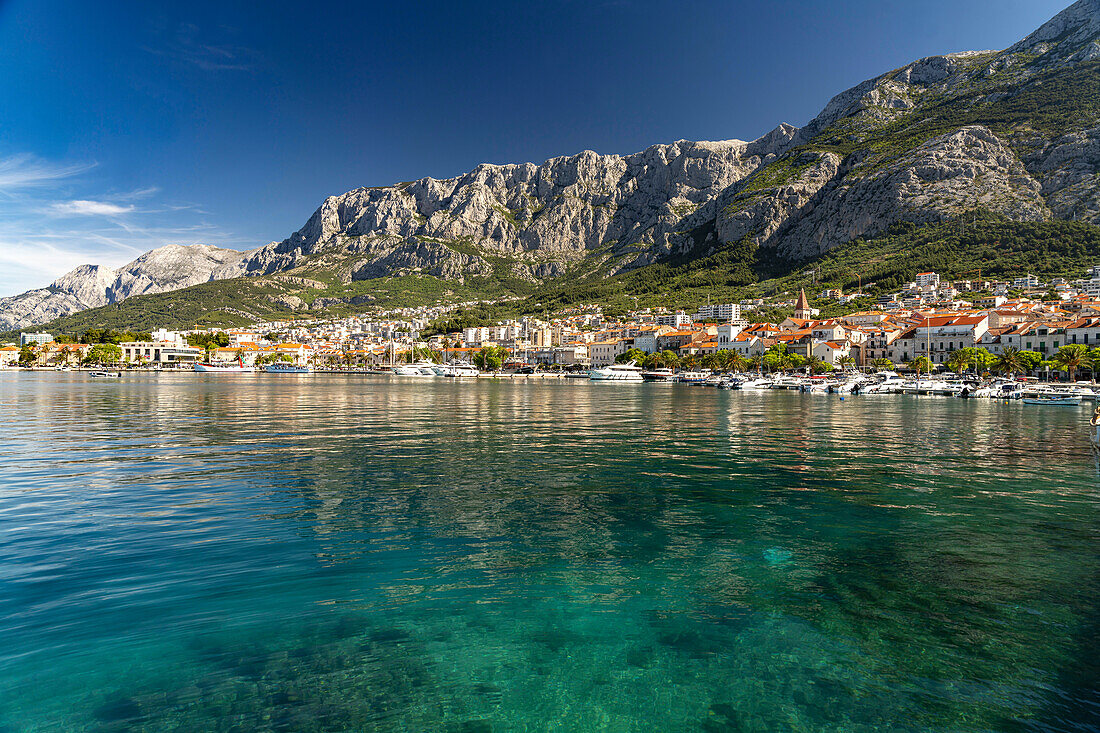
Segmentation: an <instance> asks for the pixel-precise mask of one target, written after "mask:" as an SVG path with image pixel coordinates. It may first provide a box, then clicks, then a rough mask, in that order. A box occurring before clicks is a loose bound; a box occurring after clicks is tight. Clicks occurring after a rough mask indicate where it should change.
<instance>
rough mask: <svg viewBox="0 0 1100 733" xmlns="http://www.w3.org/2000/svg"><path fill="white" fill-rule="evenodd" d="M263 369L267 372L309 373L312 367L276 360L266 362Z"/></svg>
mask: <svg viewBox="0 0 1100 733" xmlns="http://www.w3.org/2000/svg"><path fill="white" fill-rule="evenodd" d="M264 371H265V372H268V373H269V374H309V373H310V372H312V371H313V369H312V368H311V367H308V366H304V365H302V364H291V363H290V362H287V361H277V362H275V363H274V364H268V365H267V366H265V367H264Z"/></svg>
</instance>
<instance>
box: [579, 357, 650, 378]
mask: <svg viewBox="0 0 1100 733" xmlns="http://www.w3.org/2000/svg"><path fill="white" fill-rule="evenodd" d="M588 378H589V379H590V380H592V381H593V382H641V381H642V368H641V367H640V366H638V364H637V363H636V362H633V361H631V362H627V363H626V364H610V365H608V366H605V367H599V368H597V369H590V370H589V372H588Z"/></svg>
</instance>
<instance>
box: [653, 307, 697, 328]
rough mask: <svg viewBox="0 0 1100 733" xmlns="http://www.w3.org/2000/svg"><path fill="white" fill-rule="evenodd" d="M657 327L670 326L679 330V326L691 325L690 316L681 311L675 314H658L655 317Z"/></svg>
mask: <svg viewBox="0 0 1100 733" xmlns="http://www.w3.org/2000/svg"><path fill="white" fill-rule="evenodd" d="M657 325H658V326H672V327H673V328H680V327H681V326H690V325H691V316H689V315H688V314H687V313H684V312H683V311H676V312H675V313H659V314H658V315H657Z"/></svg>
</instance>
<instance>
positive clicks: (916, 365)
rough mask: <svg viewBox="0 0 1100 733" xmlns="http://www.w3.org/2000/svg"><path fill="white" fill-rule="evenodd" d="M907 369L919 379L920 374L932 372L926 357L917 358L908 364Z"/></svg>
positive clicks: (930, 363)
mask: <svg viewBox="0 0 1100 733" xmlns="http://www.w3.org/2000/svg"><path fill="white" fill-rule="evenodd" d="M908 367H909V368H910V369H912V370H913V371H915V372H916V373H917V377H918V378H919V377H920V375H921V374H929V373H930V372H931V371H932V362H931V360H929V358H928V357H927V356H918V357H917V358H916V359H913V360H912V361H910V362H909V364H908Z"/></svg>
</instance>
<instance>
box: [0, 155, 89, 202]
mask: <svg viewBox="0 0 1100 733" xmlns="http://www.w3.org/2000/svg"><path fill="white" fill-rule="evenodd" d="M94 167H95V163H79V164H70V165H59V164H56V163H48V162H46V161H43V160H40V159H38V158H36V157H35V156H33V155H29V154H25V153H24V154H20V155H12V156H9V157H7V158H0V192H3V193H6V194H9V195H10V194H11V193H12V192H13V191H15V190H18V189H24V188H34V187H40V186H49V185H52V184H54V183H56V182H58V181H60V180H63V179H66V178H71V177H72V176H75V175H78V174H80V173H84V172H85V171H88V170H91V169H92V168H94Z"/></svg>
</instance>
